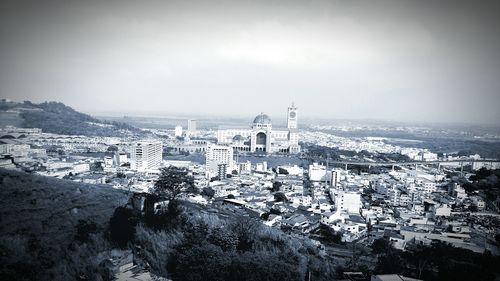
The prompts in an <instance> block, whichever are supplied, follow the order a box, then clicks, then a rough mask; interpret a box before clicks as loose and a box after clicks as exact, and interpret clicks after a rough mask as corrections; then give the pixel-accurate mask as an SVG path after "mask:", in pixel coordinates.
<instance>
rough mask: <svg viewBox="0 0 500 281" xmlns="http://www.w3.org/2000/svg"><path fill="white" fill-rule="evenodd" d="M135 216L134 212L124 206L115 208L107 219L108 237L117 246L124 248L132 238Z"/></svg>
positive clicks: (135, 222)
mask: <svg viewBox="0 0 500 281" xmlns="http://www.w3.org/2000/svg"><path fill="white" fill-rule="evenodd" d="M136 224H137V217H136V216H135V214H134V212H133V211H132V210H130V209H127V208H124V207H118V208H116V209H115V212H114V213H113V216H112V217H111V219H110V220H109V238H110V240H111V241H112V242H114V243H116V244H117V245H118V246H119V247H121V248H125V247H126V246H127V244H128V242H130V241H132V240H133V239H134V235H135V226H136Z"/></svg>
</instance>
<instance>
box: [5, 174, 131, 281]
mask: <svg viewBox="0 0 500 281" xmlns="http://www.w3.org/2000/svg"><path fill="white" fill-rule="evenodd" d="M127 200H128V195H127V194H125V193H124V192H122V191H119V190H115V189H112V188H109V187H106V186H98V185H87V184H79V183H73V182H70V181H65V180H58V179H52V178H47V177H41V176H34V175H30V174H26V173H20V172H13V171H7V170H4V169H0V220H1V224H0V280H74V278H75V276H80V275H81V276H88V277H91V276H92V274H95V272H96V269H97V268H98V265H99V263H100V262H102V261H103V260H104V259H105V258H106V257H107V254H106V253H107V251H109V250H110V249H111V248H112V247H111V246H110V245H109V242H107V240H106V239H105V235H104V234H105V232H106V229H107V225H108V222H109V220H110V217H111V216H112V215H113V212H114V210H115V208H116V207H118V206H121V205H123V204H125V203H126V202H127ZM89 279H93V278H89Z"/></svg>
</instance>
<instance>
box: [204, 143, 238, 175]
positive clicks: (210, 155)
mask: <svg viewBox="0 0 500 281" xmlns="http://www.w3.org/2000/svg"><path fill="white" fill-rule="evenodd" d="M205 158H206V160H205V161H206V167H205V175H206V177H207V178H211V177H215V176H219V177H220V178H221V177H222V178H225V177H226V174H227V173H228V172H231V171H232V170H233V163H234V162H233V148H232V147H231V146H226V145H216V144H211V143H210V144H208V145H207V149H206V154H205ZM221 173H224V174H221Z"/></svg>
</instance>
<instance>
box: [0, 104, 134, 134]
mask: <svg viewBox="0 0 500 281" xmlns="http://www.w3.org/2000/svg"><path fill="white" fill-rule="evenodd" d="M0 115H1V116H2V119H4V121H3V122H2V124H1V125H3V126H5V125H13V126H19V127H23V128H41V129H42V130H43V132H46V133H54V134H65V135H85V136H123V135H131V134H140V133H141V130H140V129H138V128H135V127H133V126H131V125H128V124H125V123H121V122H114V121H104V120H99V119H96V118H94V117H92V116H90V115H88V114H84V113H81V112H78V111H76V110H74V109H73V108H71V107H69V106H66V105H64V104H63V103H60V102H44V103H39V104H36V103H32V102H29V101H25V102H23V103H16V102H5V101H3V102H1V103H0ZM3 117H5V118H3Z"/></svg>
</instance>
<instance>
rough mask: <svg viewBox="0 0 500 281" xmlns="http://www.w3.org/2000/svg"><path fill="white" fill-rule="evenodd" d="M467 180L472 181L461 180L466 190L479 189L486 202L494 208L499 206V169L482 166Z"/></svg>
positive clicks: (470, 191)
mask: <svg viewBox="0 0 500 281" xmlns="http://www.w3.org/2000/svg"><path fill="white" fill-rule="evenodd" d="M469 180H471V181H472V182H468V181H463V182H462V186H463V188H464V189H465V191H466V192H468V193H472V192H475V191H479V192H480V193H481V194H483V197H484V198H485V199H486V202H488V203H491V204H494V206H495V207H496V208H499V207H500V169H497V170H488V169H486V168H484V167H483V168H481V169H479V170H478V171H477V172H476V173H475V175H472V176H471V177H470V178H469Z"/></svg>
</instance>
